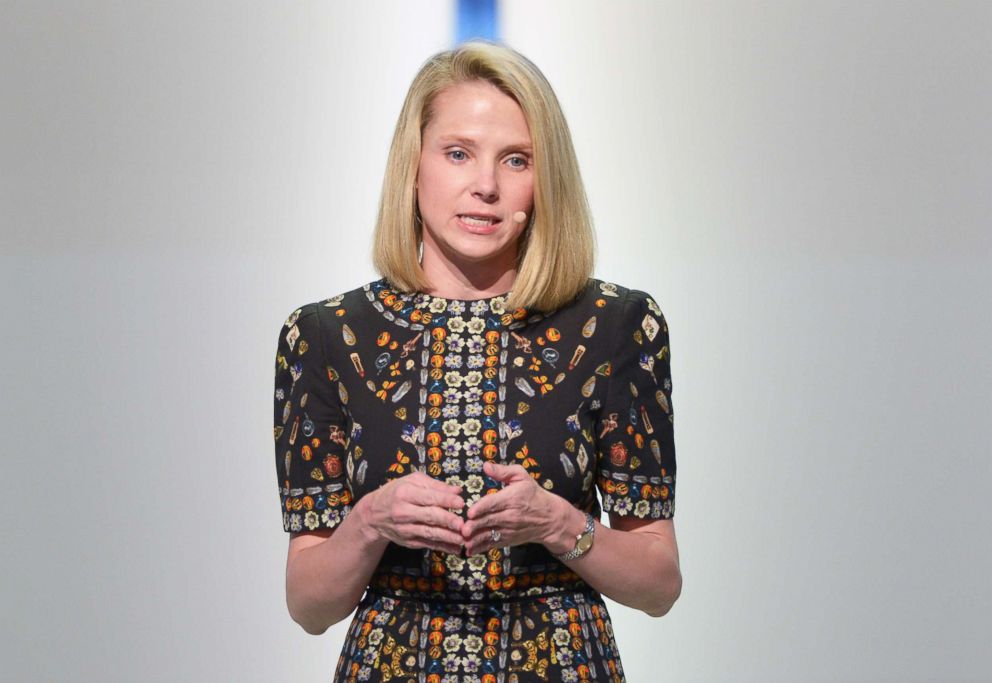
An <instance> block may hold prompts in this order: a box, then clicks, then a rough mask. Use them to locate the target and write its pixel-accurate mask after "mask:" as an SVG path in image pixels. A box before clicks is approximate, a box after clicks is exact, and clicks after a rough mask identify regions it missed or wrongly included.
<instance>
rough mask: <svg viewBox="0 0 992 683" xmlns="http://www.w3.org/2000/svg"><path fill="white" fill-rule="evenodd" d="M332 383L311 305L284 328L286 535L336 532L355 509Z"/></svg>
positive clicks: (279, 390) (279, 463) (280, 440)
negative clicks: (331, 530) (287, 533)
mask: <svg viewBox="0 0 992 683" xmlns="http://www.w3.org/2000/svg"><path fill="white" fill-rule="evenodd" d="M332 377H333V378H336V374H335V373H334V371H333V370H331V369H330V368H329V367H328V365H327V361H326V357H325V354H324V346H323V340H322V338H321V330H320V315H319V312H318V306H317V304H307V305H306V306H303V307H302V308H298V309H297V310H295V311H293V313H292V314H290V316H289V317H288V318H287V320H286V322H285V323H284V324H283V327H282V330H281V331H280V332H279V341H278V347H277V351H276V363H275V414H274V421H273V436H274V437H275V456H276V474H277V479H278V485H279V498H280V502H281V504H282V524H283V529H285V530H286V531H313V530H315V529H331V528H334V527H335V526H337V525H338V524H339V523H340V522H341V520H343V519H344V517H345V516H346V515H347V514H348V512H349V511H350V509H351V503H352V494H351V491H350V490H349V488H348V486H347V481H346V477H345V474H344V467H343V464H344V460H345V452H346V445H347V440H346V420H345V414H344V410H343V409H342V403H341V400H340V397H339V396H338V387H337V385H338V382H336V381H333V380H332Z"/></svg>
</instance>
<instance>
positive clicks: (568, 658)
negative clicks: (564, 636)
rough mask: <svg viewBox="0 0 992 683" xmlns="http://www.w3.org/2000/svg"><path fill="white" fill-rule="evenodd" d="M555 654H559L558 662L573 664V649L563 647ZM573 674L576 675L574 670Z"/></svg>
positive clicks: (563, 664) (564, 664)
mask: <svg viewBox="0 0 992 683" xmlns="http://www.w3.org/2000/svg"><path fill="white" fill-rule="evenodd" d="M555 654H557V655H558V663H559V664H561V665H562V666H571V664H572V651H571V650H566V649H565V648H562V649H560V650H557V651H556V652H555ZM572 674H573V675H574V674H575V672H574V671H572Z"/></svg>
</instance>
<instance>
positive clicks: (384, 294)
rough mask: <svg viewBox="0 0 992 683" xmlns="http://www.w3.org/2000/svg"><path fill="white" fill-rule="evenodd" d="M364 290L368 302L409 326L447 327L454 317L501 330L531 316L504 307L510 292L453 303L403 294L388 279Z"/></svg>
mask: <svg viewBox="0 0 992 683" xmlns="http://www.w3.org/2000/svg"><path fill="white" fill-rule="evenodd" d="M365 289H366V291H367V292H368V295H369V299H370V300H371V301H373V302H377V303H378V304H379V306H382V307H383V310H384V311H387V312H389V314H390V315H389V317H395V318H400V319H403V320H405V321H406V322H407V323H410V324H421V323H423V324H430V323H431V321H434V322H435V323H437V322H440V323H441V324H444V322H445V321H446V320H448V319H449V318H451V317H458V318H463V319H470V318H472V317H479V318H482V319H484V320H490V319H491V320H492V323H491V324H495V325H497V326H498V325H501V324H502V325H511V324H513V323H515V322H517V321H520V320H522V319H523V318H526V317H527V315H528V311H527V310H526V309H523V308H520V309H517V310H515V311H507V310H506V308H505V304H506V300H507V299H508V298H509V295H510V292H505V293H503V294H495V295H493V296H488V297H483V298H481V299H450V298H446V297H442V296H434V295H432V294H427V293H425V292H401V291H400V290H398V289H395V288H394V287H393V286H392V283H390V282H389V280H387V279H386V278H385V277H381V278H379V279H378V280H375V281H374V282H370V283H369V284H367V285H366V286H365ZM511 291H512V290H511Z"/></svg>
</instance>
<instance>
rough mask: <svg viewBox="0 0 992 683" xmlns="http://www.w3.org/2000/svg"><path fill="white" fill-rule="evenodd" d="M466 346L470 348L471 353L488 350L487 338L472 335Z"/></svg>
mask: <svg viewBox="0 0 992 683" xmlns="http://www.w3.org/2000/svg"><path fill="white" fill-rule="evenodd" d="M465 346H466V347H467V348H468V352H469V353H482V352H483V351H485V350H486V340H485V339H483V338H482V337H479V336H475V337H470V338H469V340H468V341H467V342H465Z"/></svg>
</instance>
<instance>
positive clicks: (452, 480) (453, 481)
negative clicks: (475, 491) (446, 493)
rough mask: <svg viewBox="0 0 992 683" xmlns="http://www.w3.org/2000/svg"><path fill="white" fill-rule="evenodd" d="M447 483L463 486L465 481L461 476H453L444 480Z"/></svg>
mask: <svg viewBox="0 0 992 683" xmlns="http://www.w3.org/2000/svg"><path fill="white" fill-rule="evenodd" d="M444 483H445V484H450V485H451V486H458V487H463V485H464V484H465V482H463V481H462V479H461V477H455V476H451V477H448V478H447V479H445V480H444Z"/></svg>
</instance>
